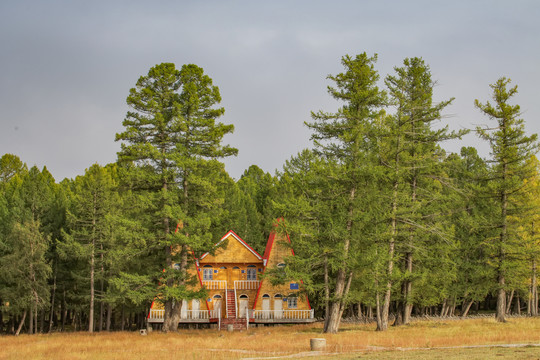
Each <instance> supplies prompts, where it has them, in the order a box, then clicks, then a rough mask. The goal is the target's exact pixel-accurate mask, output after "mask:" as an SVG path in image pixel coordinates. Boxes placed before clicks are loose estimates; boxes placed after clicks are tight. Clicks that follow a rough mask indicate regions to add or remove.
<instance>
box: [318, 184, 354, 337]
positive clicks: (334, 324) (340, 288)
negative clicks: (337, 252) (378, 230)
mask: <svg viewBox="0 0 540 360" xmlns="http://www.w3.org/2000/svg"><path fill="white" fill-rule="evenodd" d="M355 197H356V187H354V186H353V188H352V189H351V192H350V195H349V211H348V215H349V216H348V219H347V237H346V238H345V241H344V243H343V264H342V265H341V268H340V269H339V270H338V273H337V278H336V286H335V290H334V300H333V301H332V304H331V307H330V316H329V319H328V321H327V322H326V321H325V325H327V327H326V328H324V329H323V332H325V333H330V334H336V333H337V332H338V329H339V324H340V322H341V315H342V314H343V309H342V307H343V305H344V298H345V296H347V292H348V287H349V286H350V281H351V278H352V272H351V273H350V276H349V280H348V281H347V279H346V277H347V274H346V272H345V270H346V267H347V260H348V257H349V246H350V244H351V236H352V226H353V224H352V222H353V211H354V206H353V205H354V204H353V202H354V199H355Z"/></svg>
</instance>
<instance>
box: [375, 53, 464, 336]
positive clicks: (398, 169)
mask: <svg viewBox="0 0 540 360" xmlns="http://www.w3.org/2000/svg"><path fill="white" fill-rule="evenodd" d="M394 70H395V75H390V76H387V77H386V79H385V83H386V85H387V87H388V90H389V95H390V99H391V104H392V105H393V106H394V107H395V114H393V115H392V116H388V117H386V121H385V123H384V130H385V131H386V134H384V135H383V136H382V140H381V142H382V143H385V142H386V143H388V144H384V145H383V146H381V148H380V149H381V150H382V151H381V152H380V158H381V162H382V164H384V165H385V166H386V167H387V168H388V171H387V174H388V179H390V181H389V186H390V187H391V188H392V199H391V201H390V204H391V212H390V214H391V218H390V227H391V229H390V234H391V236H390V242H389V247H390V250H389V251H392V250H391V249H392V248H395V250H397V253H396V255H397V259H396V260H400V262H401V264H402V268H401V269H400V270H401V271H400V272H401V274H402V276H401V277H402V279H401V301H400V302H399V309H398V314H397V317H396V322H395V323H396V324H407V323H408V322H409V320H410V316H411V311H412V307H413V289H412V285H413V278H414V274H413V268H414V261H415V259H414V258H415V256H418V254H417V251H416V250H415V249H422V248H425V247H426V246H428V245H427V244H424V245H422V244H421V243H422V241H424V240H425V241H429V240H428V238H429V237H430V236H431V234H433V233H435V232H439V231H438V230H435V226H437V225H436V224H437V219H435V217H434V216H433V214H434V213H442V212H444V211H441V209H440V208H439V209H434V208H433V206H430V205H432V204H435V203H439V204H442V202H441V201H440V199H439V201H436V200H435V197H437V196H439V195H440V194H441V191H440V190H437V189H436V188H437V187H438V185H440V184H441V182H440V181H439V179H438V178H440V177H441V175H442V174H443V173H442V169H441V165H442V164H443V161H442V160H443V154H444V152H442V151H440V148H439V144H440V143H441V142H442V141H444V140H449V139H453V138H458V137H461V136H462V135H464V134H465V133H466V131H460V132H449V131H448V127H447V126H446V127H442V128H439V129H435V128H434V123H435V122H438V121H440V120H441V119H442V116H443V115H442V111H443V110H444V109H445V108H446V107H447V106H448V105H450V103H451V102H452V100H453V99H449V100H445V101H441V102H438V103H436V102H435V101H434V100H433V90H434V87H435V82H434V81H433V80H432V78H431V71H430V68H429V66H428V65H426V64H425V62H424V60H422V59H421V58H417V57H414V58H407V59H405V60H404V61H403V66H402V67H395V68H394ZM428 211H429V212H431V213H430V214H428V213H426V212H428ZM430 233H431V234H430ZM398 238H399V241H397V240H398ZM428 252H429V251H428ZM389 261H394V259H393V258H392V257H390V259H389ZM388 268H389V269H390V268H391V264H390V263H389V265H388ZM391 279H392V277H389V281H392V280H391ZM390 289H391V286H390V284H389V285H388V286H387V292H386V295H385V298H384V304H383V309H382V318H383V324H381V326H382V329H381V330H384V329H385V328H386V326H385V324H384V322H385V320H384V318H385V317H386V315H387V312H388V310H387V309H388V306H389V301H390V294H389V291H390Z"/></svg>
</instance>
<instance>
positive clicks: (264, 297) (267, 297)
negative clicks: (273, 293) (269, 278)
mask: <svg viewBox="0 0 540 360" xmlns="http://www.w3.org/2000/svg"><path fill="white" fill-rule="evenodd" d="M262 298H263V299H270V295H268V294H264V295H263V296H262Z"/></svg>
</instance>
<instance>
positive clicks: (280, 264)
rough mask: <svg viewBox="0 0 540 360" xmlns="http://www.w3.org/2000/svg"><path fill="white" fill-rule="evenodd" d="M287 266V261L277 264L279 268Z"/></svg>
mask: <svg viewBox="0 0 540 360" xmlns="http://www.w3.org/2000/svg"><path fill="white" fill-rule="evenodd" d="M285 266H287V264H285V263H279V264H277V267H278V268H284V267H285Z"/></svg>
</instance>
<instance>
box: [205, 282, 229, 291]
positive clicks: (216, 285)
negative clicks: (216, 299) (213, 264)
mask: <svg viewBox="0 0 540 360" xmlns="http://www.w3.org/2000/svg"><path fill="white" fill-rule="evenodd" d="M202 284H203V286H204V287H205V288H206V289H207V290H224V289H227V280H203V281H202Z"/></svg>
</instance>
